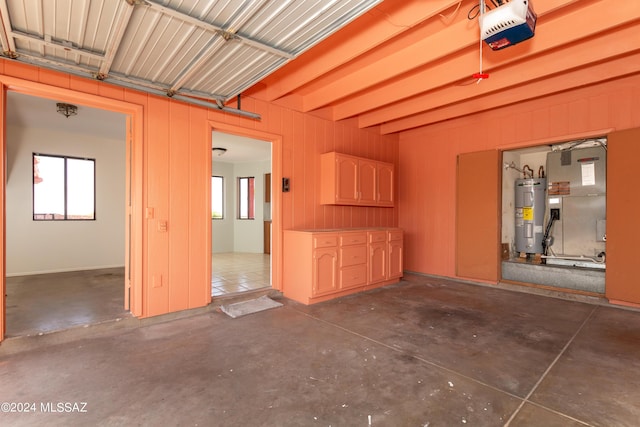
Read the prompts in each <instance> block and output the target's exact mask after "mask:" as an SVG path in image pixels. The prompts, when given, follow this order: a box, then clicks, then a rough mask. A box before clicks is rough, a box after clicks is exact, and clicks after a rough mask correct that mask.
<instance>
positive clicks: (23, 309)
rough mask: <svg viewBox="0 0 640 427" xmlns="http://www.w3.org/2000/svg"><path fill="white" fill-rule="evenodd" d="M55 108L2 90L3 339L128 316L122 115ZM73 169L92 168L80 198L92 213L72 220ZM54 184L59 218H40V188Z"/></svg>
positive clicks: (46, 215) (54, 215) (54, 102)
mask: <svg viewBox="0 0 640 427" xmlns="http://www.w3.org/2000/svg"><path fill="white" fill-rule="evenodd" d="M58 103H65V101H64V100H63V99H60V100H53V99H47V98H40V97H36V96H31V95H27V94H24V93H18V92H13V91H8V92H7V120H6V123H7V126H6V142H7V144H6V159H7V174H6V217H5V220H6V230H7V231H6V252H5V253H6V274H5V280H6V295H7V297H6V332H7V336H8V337H12V336H24V335H34V334H41V333H47V332H52V331H56V330H61V329H68V328H70V327H74V326H79V325H86V324H92V323H99V322H102V321H106V320H112V319H116V318H120V317H123V316H128V315H129V313H128V311H126V310H125V309H124V307H125V301H124V292H123V289H124V287H125V260H126V254H125V250H126V243H125V227H126V225H125V209H126V206H125V204H126V202H125V201H126V195H125V194H126V184H125V182H126V163H127V161H126V145H127V144H126V115H125V114H122V113H118V112H113V111H107V110H101V109H97V108H90V107H87V106H83V105H74V107H75V108H71V107H65V108H66V109H64V108H63V107H59V106H58V105H57V104H58ZM58 110H61V111H58ZM63 113H66V114H63ZM74 113H75V114H74ZM43 159H48V160H53V161H54V163H56V164H60V165H61V166H60V168H57V169H56V168H52V169H49V170H48V171H44V170H42V171H41V170H40V169H39V167H38V166H37V165H36V163H38V162H40V161H42V160H43ZM75 163H88V164H91V165H92V168H93V176H94V183H93V185H92V186H88V187H87V188H88V189H87V188H85V189H84V190H82V191H90V190H92V192H91V191H90V193H91V194H88V193H81V195H80V197H79V199H80V200H82V201H85V202H86V201H87V199H91V198H92V199H93V207H94V209H93V212H92V213H93V215H92V216H91V215H89V216H87V215H85V217H82V215H80V217H79V216H74V215H73V214H72V213H71V211H73V207H72V208H69V203H70V200H71V199H72V197H70V195H69V193H70V192H73V191H78V190H77V189H73V188H72V187H71V184H72V183H73V182H74V180H75V181H76V182H77V181H78V180H79V179H78V178H77V176H76V178H74V175H73V170H74V169H73V167H72V166H71V165H73V164H75ZM40 166H42V165H40ZM36 171H38V175H39V173H40V172H42V174H43V175H42V176H36V173H35V172H36ZM45 172H46V174H47V176H44V174H45ZM58 175H59V176H58ZM58 178H59V179H60V180H61V181H60V182H61V186H60V188H61V193H60V199H61V200H62V208H61V211H60V212H62V213H60V212H58V211H56V212H48V211H47V212H39V211H38V212H36V210H37V209H35V207H34V190H35V188H36V186H37V185H42V183H43V182H46V180H49V181H48V182H49V183H50V182H51V181H52V180H56V179H58ZM80 181H85V179H84V178H81V179H80ZM46 192H47V193H51V190H47V191H46ZM65 200H66V202H65ZM53 210H56V209H53ZM83 215H84V214H83Z"/></svg>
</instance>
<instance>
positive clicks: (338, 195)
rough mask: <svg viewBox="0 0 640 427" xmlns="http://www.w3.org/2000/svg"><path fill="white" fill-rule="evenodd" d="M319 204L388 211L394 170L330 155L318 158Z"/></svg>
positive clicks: (364, 161)
mask: <svg viewBox="0 0 640 427" xmlns="http://www.w3.org/2000/svg"><path fill="white" fill-rule="evenodd" d="M320 173H321V178H322V179H321V184H320V203H321V204H323V205H356V206H388V207H392V206H393V204H394V202H395V199H394V197H393V180H394V166H393V164H392V163H385V162H378V161H375V160H370V159H365V158H362V157H355V156H349V155H347V154H340V153H336V152H335V151H332V152H330V153H325V154H322V155H321V156H320Z"/></svg>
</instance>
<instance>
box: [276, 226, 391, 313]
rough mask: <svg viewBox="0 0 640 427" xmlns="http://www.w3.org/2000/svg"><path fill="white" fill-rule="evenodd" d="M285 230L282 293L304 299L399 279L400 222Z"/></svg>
mask: <svg viewBox="0 0 640 427" xmlns="http://www.w3.org/2000/svg"><path fill="white" fill-rule="evenodd" d="M283 236H284V238H283V251H284V252H283V255H284V256H283V272H284V274H283V293H284V295H285V296H286V297H287V298H291V299H293V300H296V301H299V302H302V303H304V304H312V303H315V302H319V301H324V300H327V299H331V298H335V297H338V296H342V295H347V294H351V293H354V292H360V291H363V290H366V289H371V288H373V287H377V286H383V285H387V284H390V283H395V282H397V281H398V280H399V279H400V277H401V276H402V230H399V229H397V228H393V229H333V230H285V231H284V232H283ZM398 243H399V244H400V247H399V250H398V249H397V248H396V247H397V245H398ZM394 245H395V246H394ZM392 254H393V255H392ZM396 254H399V255H396ZM392 272H395V273H393V275H392V274H391V273H392Z"/></svg>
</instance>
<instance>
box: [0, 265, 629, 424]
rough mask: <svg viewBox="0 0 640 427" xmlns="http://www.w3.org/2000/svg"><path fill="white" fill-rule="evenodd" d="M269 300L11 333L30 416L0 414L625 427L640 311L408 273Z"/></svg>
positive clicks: (7, 394) (17, 386)
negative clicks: (305, 296)
mask: <svg viewBox="0 0 640 427" xmlns="http://www.w3.org/2000/svg"><path fill="white" fill-rule="evenodd" d="M280 301H281V302H283V304H284V305H283V306H282V307H280V308H276V309H272V310H267V311H263V312H260V313H256V314H252V315H248V316H244V317H241V318H237V319H232V318H230V317H228V316H226V315H225V314H223V313H221V312H219V311H217V310H214V309H211V310H210V311H207V312H204V313H199V314H197V315H194V316H190V317H186V318H180V319H171V320H168V321H163V322H157V323H153V324H147V325H143V326H138V327H131V328H124V327H119V328H113V329H112V330H104V329H101V330H99V331H97V332H96V331H95V330H92V329H88V330H87V331H86V333H85V334H84V335H82V336H77V337H76V336H74V337H73V338H70V339H64V337H65V335H64V334H65V332H63V333H60V334H59V335H58V336H57V337H56V335H57V334H50V335H48V336H44V337H33V338H31V340H33V341H32V347H31V348H24V349H21V350H20V351H19V352H14V351H12V348H11V345H12V343H15V342H18V341H20V340H19V339H17V340H14V341H10V340H8V341H6V342H4V343H2V345H0V378H1V379H2V381H0V396H2V400H3V401H8V402H33V403H34V404H35V408H36V411H34V412H32V413H3V414H0V423H6V424H7V425H12V426H39V425H43V426H45V425H46V426H58V425H59V426H63V425H220V426H248V425H251V426H279V427H280V426H363V427H367V426H371V427H379V426H429V427H437V426H446V427H449V426H510V427H511V426H517V427H521V426H523V427H529V426H534V427H536V426H544V427H553V426H594V427H595V426H606V427H611V426H615V427H637V426H638V420H640V357H638V354H640V312H639V311H634V310H626V309H622V308H617V307H611V306H607V305H603V304H591V303H585V302H581V301H570V300H563V299H555V298H550V297H546V296H541V295H533V294H528V293H520V292H513V291H509V290H504V289H498V288H495V287H484V286H475V285H469V284H465V283H460V282H456V281H452V280H444V279H437V278H429V277H423V276H416V275H410V274H408V275H406V276H405V278H404V280H402V281H401V282H400V283H399V284H397V285H392V286H388V287H385V288H380V289H376V290H373V291H369V292H366V293H361V294H357V295H351V296H348V297H344V298H340V299H337V300H333V301H327V302H324V303H320V304H317V305H313V306H304V305H301V304H298V303H295V302H293V301H290V300H287V299H284V298H283V299H280ZM124 323H125V324H126V323H127V322H126V321H125V322H124ZM66 333H68V332H66ZM23 341H24V340H23ZM3 352H4V353H3ZM43 402H44V403H45V406H44V408H45V409H47V408H48V406H46V405H47V403H49V402H54V403H56V402H71V403H73V402H78V403H83V402H84V403H86V407H84V409H85V411H86V412H83V413H72V412H70V413H60V412H58V413H51V411H45V410H42V408H43V406H42V403H43Z"/></svg>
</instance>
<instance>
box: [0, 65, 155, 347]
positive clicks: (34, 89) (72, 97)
mask: <svg viewBox="0 0 640 427" xmlns="http://www.w3.org/2000/svg"><path fill="white" fill-rule="evenodd" d="M98 89H99V88H98ZM7 91H14V92H17V93H21V94H25V95H31V96H37V97H39V98H47V99H52V100H65V101H67V102H71V103H74V104H80V105H85V106H88V107H93V108H99V109H103V110H110V111H115V112H119V113H123V114H125V115H126V116H127V119H126V121H127V125H126V128H127V129H126V133H127V134H126V175H127V177H126V188H127V190H126V195H127V196H126V198H127V200H126V201H125V203H126V220H125V224H126V225H125V229H126V230H125V233H126V236H125V284H124V289H123V292H124V300H125V309H128V310H129V311H130V312H131V313H132V314H133V315H134V316H136V317H139V316H141V315H142V314H143V311H142V308H143V304H142V302H143V301H142V297H143V295H142V243H143V240H142V230H143V227H142V225H143V223H142V221H143V209H142V200H143V199H142V194H143V193H142V176H143V158H142V154H143V152H142V147H143V107H142V105H138V104H132V103H129V102H125V101H120V100H116V99H111V98H106V97H102V96H99V95H95V94H89V93H84V92H79V91H75V90H72V89H66V88H61V87H57V86H50V85H47V84H43V83H37V82H33V81H29V80H23V79H19V78H16V77H12V76H7V75H0V152H1V153H2V162H0V176H2V177H3V179H2V185H1V186H0V209H2V220H1V223H0V241H1V244H0V292H1V295H2V304H0V341H2V340H4V335H5V331H6V326H7V325H6V251H7V248H6V185H7V179H6V178H7V176H6V174H7V170H6V156H7V144H6V102H7Z"/></svg>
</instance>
